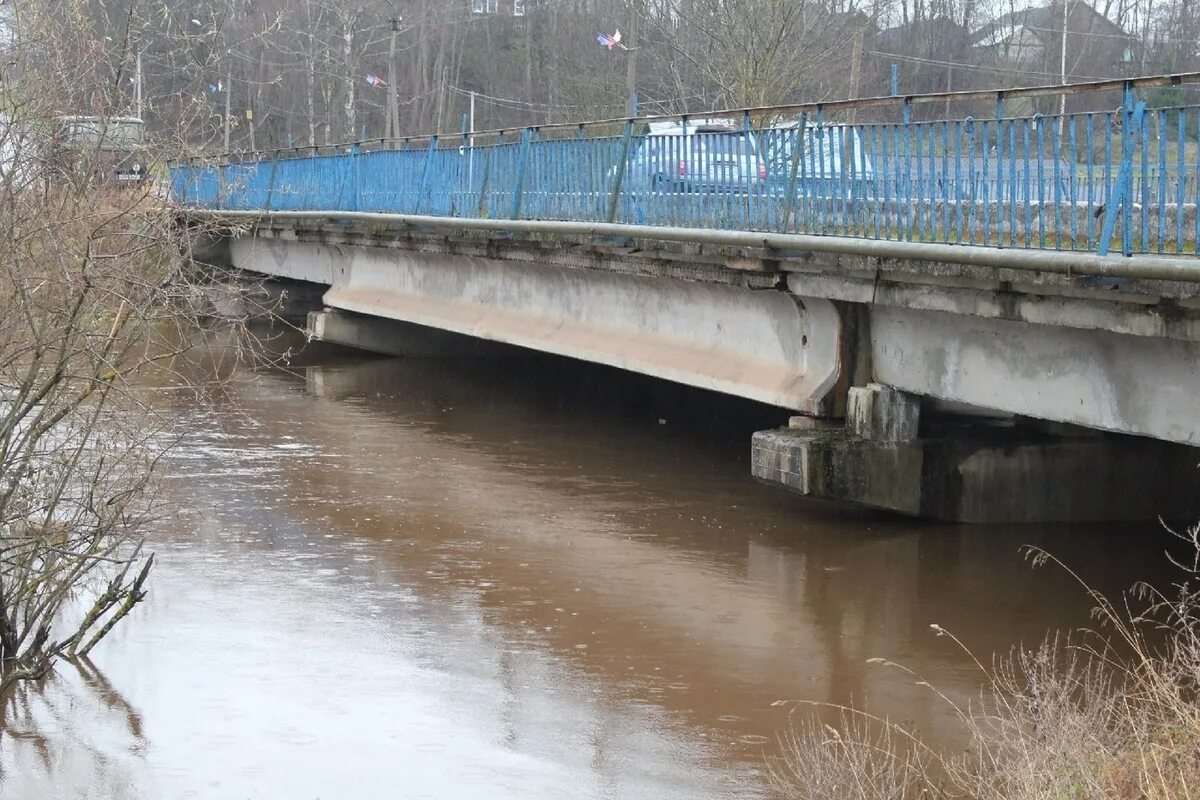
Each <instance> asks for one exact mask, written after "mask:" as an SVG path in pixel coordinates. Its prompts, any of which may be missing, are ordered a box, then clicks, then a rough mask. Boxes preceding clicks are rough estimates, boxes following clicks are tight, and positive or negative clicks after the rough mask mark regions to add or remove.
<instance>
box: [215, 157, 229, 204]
mask: <svg viewBox="0 0 1200 800" xmlns="http://www.w3.org/2000/svg"><path fill="white" fill-rule="evenodd" d="M223 158H228V156H223ZM217 208H219V209H221V210H225V209H227V208H229V162H228V161H226V162H224V163H222V164H217Z"/></svg>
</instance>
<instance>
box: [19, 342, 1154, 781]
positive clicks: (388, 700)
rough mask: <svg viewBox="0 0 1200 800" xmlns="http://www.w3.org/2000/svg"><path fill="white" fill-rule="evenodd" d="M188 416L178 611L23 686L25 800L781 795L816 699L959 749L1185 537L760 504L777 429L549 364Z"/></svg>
mask: <svg viewBox="0 0 1200 800" xmlns="http://www.w3.org/2000/svg"><path fill="white" fill-rule="evenodd" d="M308 357H309V358H310V360H311V359H313V358H317V359H318V360H319V362H320V363H317V364H314V365H313V366H308V367H303V368H299V369H297V370H296V371H295V372H292V373H287V372H282V371H264V372H260V373H257V374H250V373H245V374H243V375H241V376H240V377H239V379H238V380H236V381H235V382H234V383H233V384H232V385H231V387H230V389H229V391H228V393H227V394H225V395H224V396H223V397H222V399H221V400H220V402H219V403H218V404H217V407H216V408H209V409H207V410H205V411H199V410H196V409H189V408H188V406H187V401H186V399H185V398H183V397H182V396H181V397H180V398H177V400H176V401H175V402H177V403H178V404H179V406H180V412H181V413H182V414H183V415H184V419H185V420H186V425H187V429H188V435H187V443H186V447H185V448H184V449H183V450H182V451H181V452H180V453H179V454H178V457H177V458H176V459H175V460H174V462H173V464H172V474H173V476H174V478H173V486H174V488H175V490H176V491H177V492H178V493H179V496H180V497H181V498H182V499H183V500H184V501H185V502H186V512H185V513H184V514H182V515H181V516H180V517H179V518H178V519H177V520H174V521H173V523H172V524H171V525H164V526H163V528H162V529H161V530H159V531H157V532H156V533H155V536H154V544H155V549H156V551H157V552H158V559H159V560H158V563H157V566H156V571H155V574H154V575H153V577H152V586H151V593H150V595H149V597H148V599H147V601H146V602H145V603H144V604H143V605H142V606H141V607H140V608H139V609H138V610H137V611H136V612H135V613H134V615H132V616H131V618H130V619H129V620H128V621H127V623H126V624H123V625H121V626H119V627H118V628H117V630H116V631H115V632H114V634H113V635H112V637H111V639H110V640H108V641H106V642H104V643H103V644H102V645H101V646H100V647H98V648H97V649H96V651H95V652H94V658H95V664H82V665H79V666H78V667H73V666H69V665H63V666H60V668H59V669H58V670H57V671H56V672H55V673H54V675H53V676H51V677H50V678H48V679H47V680H46V681H45V682H44V683H43V684H41V685H36V686H26V687H23V688H22V689H21V690H20V691H19V692H17V694H16V695H14V696H13V697H12V698H10V699H9V700H8V702H7V705H6V706H5V714H4V720H3V727H2V728H0V795H2V796H3V797H5V798H25V797H29V798H36V797H122V798H124V797H146V798H162V797H171V798H174V797H256V798H257V797H263V798H268V797H270V798H274V797H279V798H307V797H321V798H335V797H354V798H375V797H378V798H393V797H405V798H423V797H430V798H463V797H480V798H485V797H486V798H497V797H514V798H516V797H521V798H527V797H539V798H541V797H549V798H560V797H561V798H593V797H604V798H660V797H661V798H668V797H669V798H674V797H695V798H712V797H761V796H769V795H770V787H769V784H768V781H767V780H766V770H765V767H764V763H765V761H766V760H767V759H769V758H770V756H771V754H772V753H774V752H775V748H776V747H777V736H778V734H779V732H780V731H781V730H782V729H783V728H784V727H785V726H786V725H787V723H788V719H789V715H791V714H794V713H809V712H808V711H807V710H806V707H804V706H802V705H798V704H799V703H802V702H803V701H821V702H831V703H854V704H855V705H858V706H865V707H867V708H869V709H870V710H871V711H873V712H875V713H878V714H883V715H887V716H890V717H892V718H895V719H902V720H907V721H908V722H909V724H911V725H913V726H914V727H916V728H917V729H919V730H920V731H922V732H923V733H924V734H926V735H927V736H929V737H930V738H932V739H933V740H935V741H937V742H940V743H942V744H944V745H946V746H953V745H954V742H955V740H956V736H957V734H958V729H957V727H956V724H955V720H954V718H953V715H952V714H950V713H949V711H948V710H947V709H946V708H945V707H944V706H943V705H941V704H939V703H937V702H934V701H933V700H932V698H931V695H930V693H929V691H928V690H927V689H923V688H922V687H920V686H918V685H916V681H915V680H914V679H913V678H912V677H911V676H906V675H905V674H903V673H901V672H899V671H897V670H894V669H889V668H887V667H884V666H879V665H873V664H868V663H867V660H868V659H870V658H872V657H877V656H879V657H886V658H889V659H893V660H895V661H898V662H901V663H903V664H904V665H906V666H907V667H910V668H912V669H913V670H914V671H915V672H916V673H917V674H918V675H920V676H921V677H923V678H925V679H928V680H930V681H932V682H933V683H935V684H936V685H938V686H939V687H940V688H942V689H943V690H944V691H945V692H946V693H947V694H949V695H950V696H951V697H952V698H955V699H967V698H969V697H970V696H972V695H973V694H975V693H976V692H977V676H976V674H975V673H974V672H973V671H972V669H971V665H970V664H971V662H970V659H969V658H968V657H967V656H966V655H965V654H964V653H962V652H960V651H958V650H956V649H955V648H954V647H953V646H952V645H951V644H950V643H949V642H948V641H947V640H946V639H944V638H938V637H935V636H933V635H932V633H931V632H930V630H929V625H930V624H931V623H938V624H940V625H942V626H944V627H947V628H950V629H952V630H954V631H955V632H957V633H959V634H961V635H962V638H963V639H964V641H965V642H966V643H967V644H968V645H969V646H970V647H971V648H973V649H975V650H977V651H978V652H981V653H984V654H987V653H990V652H992V651H996V650H1004V649H1007V648H1009V647H1011V646H1013V645H1014V644H1017V643H1020V642H1024V643H1026V644H1030V643H1033V642H1035V641H1037V640H1038V639H1040V638H1041V637H1042V635H1043V634H1044V632H1045V631H1046V629H1047V628H1048V627H1052V626H1073V625H1080V624H1084V623H1086V621H1087V614H1086V612H1087V603H1086V602H1085V600H1084V599H1083V598H1082V597H1081V595H1080V593H1079V592H1078V591H1077V590H1076V589H1075V588H1074V587H1073V586H1071V585H1070V584H1068V583H1067V582H1066V581H1064V580H1062V579H1061V577H1060V576H1058V575H1056V574H1054V573H1053V572H1050V571H1047V570H1038V571H1034V570H1032V569H1030V568H1029V567H1028V565H1027V564H1026V563H1025V562H1024V560H1023V559H1022V557H1021V555H1020V553H1019V551H1018V550H1019V547H1020V545H1022V544H1025V543H1035V544H1039V545H1042V546H1045V547H1048V548H1049V549H1051V550H1053V551H1054V552H1055V553H1057V554H1060V555H1061V556H1063V557H1064V558H1065V559H1066V560H1067V561H1069V562H1070V563H1072V564H1074V565H1077V566H1079V567H1080V568H1081V570H1082V571H1083V573H1084V574H1085V575H1086V576H1087V577H1088V578H1089V579H1091V580H1092V581H1094V582H1095V583H1096V585H1098V586H1099V587H1100V588H1103V589H1107V590H1110V591H1111V590H1116V589H1118V588H1120V587H1122V586H1124V585H1125V584H1127V583H1129V582H1130V580H1131V579H1133V578H1135V577H1145V576H1151V575H1153V574H1155V573H1156V572H1157V571H1159V564H1160V562H1161V559H1160V557H1159V555H1158V551H1159V549H1160V547H1159V545H1160V543H1161V539H1160V538H1159V537H1158V535H1157V534H1156V533H1155V532H1154V529H1153V528H1152V527H1149V526H1148V527H1147V528H1146V529H1145V530H1142V531H1131V530H1129V529H1128V528H1124V529H1122V530H1115V529H1112V530H1110V529H1105V528H1102V527H1098V526H1088V527H1079V528H1074V529H1072V528H1069V527H1066V526H1058V527H1054V528H1032V527H1012V528H998V527H991V528H980V527H973V528H967V527H954V526H947V525H929V524H923V523H917V522H913V521H909V520H901V519H896V518H890V517H883V516H878V515H871V514H865V513H862V512H856V511H853V510H849V509H839V508H836V507H833V506H829V505H823V504H816V503H812V502H810V501H806V500H803V499H800V498H796V497H793V496H790V495H787V494H785V493H782V492H780V491H778V490H776V489H773V488H770V487H765V486H761V485H759V484H756V483H755V482H753V481H752V480H751V479H750V478H749V477H748V474H747V473H748V467H747V464H746V454H747V451H748V442H749V433H750V432H751V431H752V430H754V429H756V428H762V427H767V426H770V425H775V424H779V422H780V421H781V419H782V416H781V415H780V413H779V412H777V411H775V410H772V409H766V408H763V407H761V406H755V405H750V404H745V403H741V402H739V401H734V400H730V399H727V398H718V397H713V396H710V395H706V394H703V393H700V392H696V391H692V390H687V389H682V388H677V387H671V386H668V385H666V384H662V383H656V382H653V381H649V380H647V379H643V378H639V377H636V376H630V375H624V374H620V373H616V372H613V371H610V370H603V369H596V368H592V367H586V366H581V365H577V364H573V363H569V362H564V361H560V360H554V359H548V358H542V357H534V356H529V357H521V358H512V359H509V360H507V361H496V362H492V363H479V362H469V361H463V362H421V361H409V362H405V361H392V360H362V359H352V358H347V357H345V356H335V355H330V354H325V355H315V354H312V353H310V354H309V355H308Z"/></svg>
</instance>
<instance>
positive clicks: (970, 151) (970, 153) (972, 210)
mask: <svg viewBox="0 0 1200 800" xmlns="http://www.w3.org/2000/svg"><path fill="white" fill-rule="evenodd" d="M963 126H964V127H965V128H966V133H967V183H966V186H965V187H964V191H963V200H964V201H965V202H966V203H967V213H966V217H967V242H968V243H970V244H975V231H976V228H977V226H978V223H979V213H978V211H977V204H976V201H975V194H976V181H975V175H976V170H975V121H974V120H973V119H971V118H970V117H967V119H966V121H964V123H963Z"/></svg>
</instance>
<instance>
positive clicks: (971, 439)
mask: <svg viewBox="0 0 1200 800" xmlns="http://www.w3.org/2000/svg"><path fill="white" fill-rule="evenodd" d="M1198 461H1200V451H1198V450H1196V449H1194V448H1189V447H1183V446H1180V445H1172V444H1167V443H1164V442H1155V441H1152V440H1149V439H1140V438H1136V437H1128V436H1124V437H1121V436H1093V437H1086V436H1085V437H1081V438H1061V437H1047V436H1038V435H1036V434H1030V433H1025V432H1015V431H1011V430H987V429H980V428H979V427H977V426H976V427H973V428H972V429H970V430H954V429H948V430H943V431H941V432H939V433H936V434H934V435H932V436H929V437H922V438H918V439H915V440H913V441H910V442H881V441H875V440H869V439H862V438H859V437H856V436H854V435H852V434H850V433H849V432H848V431H847V430H845V429H828V428H826V429H821V428H816V429H810V430H797V429H784V430H771V431H760V432H759V433H756V434H754V437H753V442H752V445H751V471H752V473H753V475H754V477H756V478H759V479H760V480H763V481H766V482H768V483H772V484H776V485H781V486H784V487H786V488H788V489H791V490H793V491H796V492H799V493H801V494H804V495H808V496H811V497H819V498H825V499H829V500H836V501H840V502H852V503H859V504H862V505H866V506H872V507H875V508H880V509H886V510H888V511H896V512H899V513H902V514H908V515H911V516H921V517H932V518H935V519H942V520H950V521H956V522H972V523H1008V522H1054V521H1089V520H1096V521H1099V520H1141V521H1146V520H1153V519H1155V518H1156V517H1158V516H1162V517H1165V518H1168V519H1183V520H1187V519H1194V518H1195V515H1196V514H1197V513H1200V470H1197V468H1196V464H1197V462H1198Z"/></svg>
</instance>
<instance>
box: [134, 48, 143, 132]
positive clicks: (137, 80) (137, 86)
mask: <svg viewBox="0 0 1200 800" xmlns="http://www.w3.org/2000/svg"><path fill="white" fill-rule="evenodd" d="M133 104H134V107H135V108H136V109H137V118H138V119H143V117H142V49H141V48H140V47H139V48H138V51H137V62H136V65H135V67H134V78H133Z"/></svg>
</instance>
